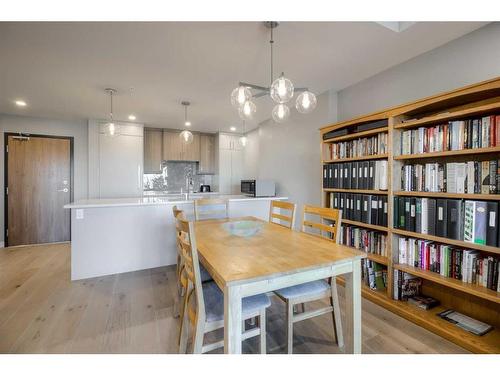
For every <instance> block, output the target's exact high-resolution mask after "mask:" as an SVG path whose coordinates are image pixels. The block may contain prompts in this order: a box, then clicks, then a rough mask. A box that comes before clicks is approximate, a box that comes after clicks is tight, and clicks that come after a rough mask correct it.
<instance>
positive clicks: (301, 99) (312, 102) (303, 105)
mask: <svg viewBox="0 0 500 375" xmlns="http://www.w3.org/2000/svg"><path fill="white" fill-rule="evenodd" d="M316 104H317V100H316V95H314V94H313V93H312V92H310V91H304V92H303V93H301V94H300V95H299V96H298V97H297V101H296V102H295V108H296V109H297V112H299V113H303V114H306V113H309V112H312V111H313V110H314V108H316Z"/></svg>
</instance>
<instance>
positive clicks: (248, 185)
mask: <svg viewBox="0 0 500 375" xmlns="http://www.w3.org/2000/svg"><path fill="white" fill-rule="evenodd" d="M241 193H242V194H245V195H249V196H251V197H274V196H275V195H276V184H275V183H274V181H271V180H241Z"/></svg>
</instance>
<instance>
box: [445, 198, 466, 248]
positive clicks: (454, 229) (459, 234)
mask: <svg viewBox="0 0 500 375" xmlns="http://www.w3.org/2000/svg"><path fill="white" fill-rule="evenodd" d="M447 211H448V212H447V215H446V217H447V219H448V228H447V237H448V238H451V239H454V240H463V238H464V233H463V230H462V229H461V228H462V226H461V224H460V223H461V221H462V220H463V211H462V204H461V202H460V201H459V200H457V199H449V200H448V202H447Z"/></svg>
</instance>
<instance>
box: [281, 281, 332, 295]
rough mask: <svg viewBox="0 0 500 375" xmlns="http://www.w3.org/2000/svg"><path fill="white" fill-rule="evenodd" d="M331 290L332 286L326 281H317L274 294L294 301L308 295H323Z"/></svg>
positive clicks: (290, 287)
mask: <svg viewBox="0 0 500 375" xmlns="http://www.w3.org/2000/svg"><path fill="white" fill-rule="evenodd" d="M329 289H330V284H328V283H327V282H326V281H325V280H316V281H311V282H308V283H304V284H299V285H294V286H289V287H288V288H283V289H278V290H276V291H275V292H274V293H276V294H277V295H278V296H280V297H282V298H283V299H294V298H298V297H305V296H308V295H311V296H313V295H316V294H321V293H323V292H325V291H327V290H329Z"/></svg>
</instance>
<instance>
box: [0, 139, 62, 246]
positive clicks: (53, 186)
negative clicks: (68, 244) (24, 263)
mask: <svg viewBox="0 0 500 375" xmlns="http://www.w3.org/2000/svg"><path fill="white" fill-rule="evenodd" d="M6 143H7V154H6V157H7V171H6V173H7V178H6V181H7V186H6V188H7V189H6V194H7V199H6V202H7V210H6V215H7V216H6V223H7V224H6V227H7V232H6V244H7V245H8V246H16V245H28V244H37V243H48V242H61V241H69V240H70V210H68V209H64V208H63V206H64V205H65V204H68V203H69V202H70V200H71V189H72V187H71V143H72V141H71V139H69V138H51V137H42V136H31V137H18V136H15V135H8V136H7V142H6Z"/></svg>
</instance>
